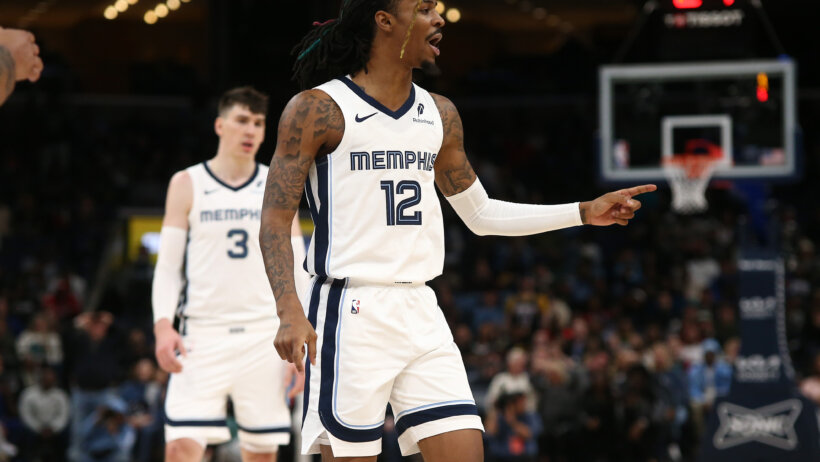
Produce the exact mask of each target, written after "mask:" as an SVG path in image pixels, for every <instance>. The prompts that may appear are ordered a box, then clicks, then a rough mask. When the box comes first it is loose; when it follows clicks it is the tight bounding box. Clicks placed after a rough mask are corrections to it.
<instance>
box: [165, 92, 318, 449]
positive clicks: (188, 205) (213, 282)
mask: <svg viewBox="0 0 820 462" xmlns="http://www.w3.org/2000/svg"><path fill="white" fill-rule="evenodd" d="M266 112H267V97H266V96H265V95H263V94H261V93H259V92H257V91H255V90H253V89H252V88H249V87H243V88H238V89H234V90H231V91H229V92H227V93H226V94H225V95H224V96H223V97H222V100H221V101H220V104H219V117H218V118H217V119H216V124H215V129H216V133H217V135H219V148H218V151H217V154H216V156H215V157H214V158H213V159H210V160H208V161H207V162H203V163H201V164H197V165H194V166H192V167H189V168H187V169H185V170H183V171H181V172H178V173H177V174H176V175H174V177H173V178H172V179H171V184H170V186H169V188H168V198H167V201H166V208H165V216H164V219H163V228H162V234H161V239H160V251H159V258H158V261H157V267H156V271H155V276H154V287H153V296H152V298H153V305H154V321H155V324H154V331H155V335H156V338H157V348H156V354H157V360H158V362H159V364H160V366H161V367H162V368H163V369H165V370H166V371H168V372H170V373H171V377H170V379H169V385H168V393H167V398H166V402H165V416H166V419H165V440H166V442H167V445H166V458H165V460H166V461H200V460H202V456H203V453H204V449H205V446H206V445H207V444H209V443H219V442H224V441H227V440H228V439H229V438H230V433H229V431H228V427H227V422H226V417H227V415H226V404H227V401H228V399H230V400H231V401H232V403H233V409H234V415H235V417H236V422H237V424H238V426H239V440H240V445H241V449H242V457H243V460H244V461H245V462H250V461H253V462H262V461H265V462H273V461H275V460H276V452H277V446H278V445H282V444H287V443H288V441H289V438H290V412H289V409H288V406H287V403H286V399H285V390H286V387H287V386H288V384H287V383H286V382H290V380H289V378H290V377H293V374H292V371H290V368H291V367H292V366H290V367H289V366H288V365H287V363H286V362H284V361H282V360H281V359H279V358H278V357H277V356H276V353H275V351H274V349H273V339H274V336H275V334H276V330H277V328H278V325H279V320H278V318H277V316H276V304H275V300H274V298H273V294H272V293H271V290H270V286H269V285H268V283H267V279H266V278H265V273H264V264H263V261H262V254H261V251H260V248H259V242H258V235H259V225H260V219H261V208H262V194H263V192H264V186H265V183H264V181H265V177H266V176H267V170H268V169H267V167H264V166H260V165H259V164H257V163H256V161H255V159H254V158H255V156H256V152H257V151H258V149H259V146H260V144H261V143H262V141H263V139H264V134H265V113H266ZM289 231H290V234H289V236H288V237H289V238H288V243H289V244H291V236H292V248H293V251H294V252H295V253H297V254H298V253H299V252H301V253H302V254H303V255H304V252H305V248H304V241H303V240H302V236H301V233H300V231H299V228H298V225H297V222H296V220H295V219H294V220H293V223H292V225H291V227H290V228H289ZM295 274H296V281H297V283H300V282H301V283H303V284H304V285H305V286H306V285H307V274H306V273H305V272H304V271H303V270H302V269H301V268H297V269H295ZM175 315H176V316H177V317H178V318H179V331H178V332H177V330H175V329H174V327H173V320H174V317H175ZM299 386H300V385H297V386H296V388H294V389H293V391H294V392H297V391H299Z"/></svg>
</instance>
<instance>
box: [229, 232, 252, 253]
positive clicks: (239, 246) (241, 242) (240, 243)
mask: <svg viewBox="0 0 820 462" xmlns="http://www.w3.org/2000/svg"><path fill="white" fill-rule="evenodd" d="M228 239H236V240H235V241H234V242H233V244H234V246H235V248H234V249H229V250H228V256H229V257H231V258H245V257H247V256H248V232H247V231H245V230H244V229H232V230H230V231H228Z"/></svg>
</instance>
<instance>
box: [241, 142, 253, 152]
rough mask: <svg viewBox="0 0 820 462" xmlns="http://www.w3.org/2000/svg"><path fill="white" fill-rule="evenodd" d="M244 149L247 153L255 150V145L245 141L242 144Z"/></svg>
mask: <svg viewBox="0 0 820 462" xmlns="http://www.w3.org/2000/svg"><path fill="white" fill-rule="evenodd" d="M242 148H244V149H245V150H246V151H250V150H251V149H253V143H251V142H250V141H245V142H243V143H242Z"/></svg>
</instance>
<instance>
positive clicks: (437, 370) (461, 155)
mask: <svg viewBox="0 0 820 462" xmlns="http://www.w3.org/2000/svg"><path fill="white" fill-rule="evenodd" d="M443 27H444V20H443V19H442V17H441V16H440V15H439V14H438V13H437V12H436V1H435V0H345V1H344V2H342V8H341V11H340V13H339V17H338V18H337V19H335V20H332V21H327V22H325V23H321V24H320V23H317V24H316V28H315V29H313V31H311V32H310V33H309V34H308V35H307V36H306V37H305V38H304V39H303V40H302V42H301V43H300V44H299V45H298V46H297V48H296V54H297V63H296V66H295V77H296V79H297V80H299V82H300V83H301V84H302V87H303V88H305V89H306V90H305V91H303V92H301V93H299V94H298V95H296V96H295V97H294V98H293V99H292V100H291V101H290V103H288V106H287V107H286V108H285V110H284V112H283V113H282V116H281V119H280V122H279V134H278V139H277V146H276V152H275V153H274V156H273V160H272V161H271V169H270V172H269V174H268V180H267V185H266V192H265V201H264V205H263V209H262V227H261V234H260V244H261V245H262V252H263V255H264V258H265V265H266V268H267V272H268V279H269V280H270V284H271V287H272V288H273V292H274V295H275V297H276V301H277V310H278V313H279V316H280V319H281V324H280V327H279V331H278V332H277V335H276V340H275V345H276V349H277V351H278V352H279V354H280V355H281V356H282V357H283V358H285V359H287V360H289V361H292V362H294V363H295V364H296V365H297V367H301V366H302V360H303V358H304V355H305V344H307V353H308V358H309V359H310V361H309V362H308V364H307V365H306V368H307V372H306V386H305V415H304V417H303V424H302V449H303V451H304V452H306V453H317V452H321V454H322V457H323V460H324V461H325V462H330V461H334V460H350V461H355V462H374V461H375V460H376V455H377V454H378V453H379V451H380V448H381V442H380V439H381V432H382V428H383V424H384V416H385V409H386V407H387V404H388V403H389V404H390V405H391V407H392V409H393V412H394V414H395V418H396V430H397V432H398V433H399V445H400V446H401V450H402V452H403V453H404V454H405V455H407V454H412V453H415V452H419V451H421V452H422V455H423V456H424V460H425V461H427V462H450V461H453V462H456V461H458V462H479V461H481V460H483V450H482V440H481V432H480V430H481V429H482V426H481V422H480V420H479V418H478V415H477V409H476V406H475V401H474V400H473V396H472V393H471V391H470V388H469V385H468V382H467V376H466V373H465V370H464V365H463V364H462V361H461V356H460V355H459V351H458V348H457V347H456V346H455V344H454V343H453V337H452V335H451V333H450V331H449V328H448V326H447V323H446V321H445V319H444V316H443V315H442V313H441V310H439V308H438V306H437V303H436V298H435V295H434V294H433V292H432V290H431V289H430V288H429V287H427V286H426V285H425V283H426V282H427V281H428V280H430V279H432V278H434V277H436V276H438V275H439V274H440V273H441V271H442V268H443V256H444V235H443V231H442V228H443V224H442V217H441V209H440V206H439V200H438V198H437V196H436V190H435V189H436V187H438V189H439V190H440V191H441V192H442V193H443V195H444V196H445V197H446V198H447V201H448V202H449V203H450V205H451V206H452V207H453V208H454V209H455V211H456V213H457V214H458V216H459V217H460V218H461V219H462V220H463V221H464V222H465V224H467V226H468V227H469V228H470V229H471V230H473V231H474V232H476V233H477V234H500V235H528V234H535V233H539V232H544V231H549V230H553V229H559V228H564V227H568V226H575V225H581V224H583V223H589V224H595V225H609V224H613V223H619V224H626V223H627V222H628V220H629V219H631V218H632V217H633V216H634V213H635V210H637V209H638V207H639V206H640V204H639V203H638V201H636V200H634V199H632V196H634V195H636V194H640V193H642V192H648V191H652V190H654V186H651V185H646V186H643V187H636V188H631V189H625V190H621V191H617V192H613V193H609V194H606V195H604V196H601V197H599V198H598V199H595V200H594V201H590V202H580V203H578V202H576V203H572V204H562V205H530V204H512V203H507V202H501V201H497V200H492V199H490V198H489V197H488V196H487V193H486V192H485V191H484V188H483V187H482V186H481V182H480V181H478V179H477V178H476V174H475V172H473V169H472V167H471V166H470V163H469V162H468V160H467V157H466V154H465V152H464V143H463V141H464V133H463V128H462V125H461V119H460V118H459V115H458V112H457V111H456V109H455V106H454V105H453V103H452V102H450V101H449V100H448V99H446V98H444V97H442V96H438V95H433V94H430V93H427V92H426V91H424V90H423V89H422V88H420V87H419V86H417V85H415V84H414V83H413V74H412V72H413V69H416V68H422V69H431V68H433V67H435V60H436V58H437V57H438V55H439V53H440V50H439V48H438V44H439V41H440V40H441V38H442V28H443ZM303 188H304V190H305V191H306V193H307V197H308V201H309V205H310V209H311V214H312V217H313V220H314V223H315V225H316V227H315V231H314V233H313V237H312V240H311V245H310V249H309V251H308V256H307V268H308V271H310V272H311V274H313V279H312V283H311V288H310V292H309V296H308V297H307V298H309V300H310V301H309V303H308V306H307V308H308V309H307V312H303V310H302V306H301V305H300V303H299V302H298V299H297V293H298V292H297V289H296V288H294V284H293V279H292V277H291V276H292V271H293V261H292V256H291V251H290V245H289V244H288V242H287V239H288V238H287V236H288V235H289V225H290V220H291V219H292V218H293V214H294V212H295V211H296V209H297V208H298V206H299V200H300V198H301V193H302V190H303ZM348 458H350V459H348Z"/></svg>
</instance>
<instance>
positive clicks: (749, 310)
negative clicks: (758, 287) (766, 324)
mask: <svg viewBox="0 0 820 462" xmlns="http://www.w3.org/2000/svg"><path fill="white" fill-rule="evenodd" d="M776 309H777V297H749V298H741V299H740V315H741V317H742V318H743V319H769V318H771V317H773V316H774V312H775V310H776Z"/></svg>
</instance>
